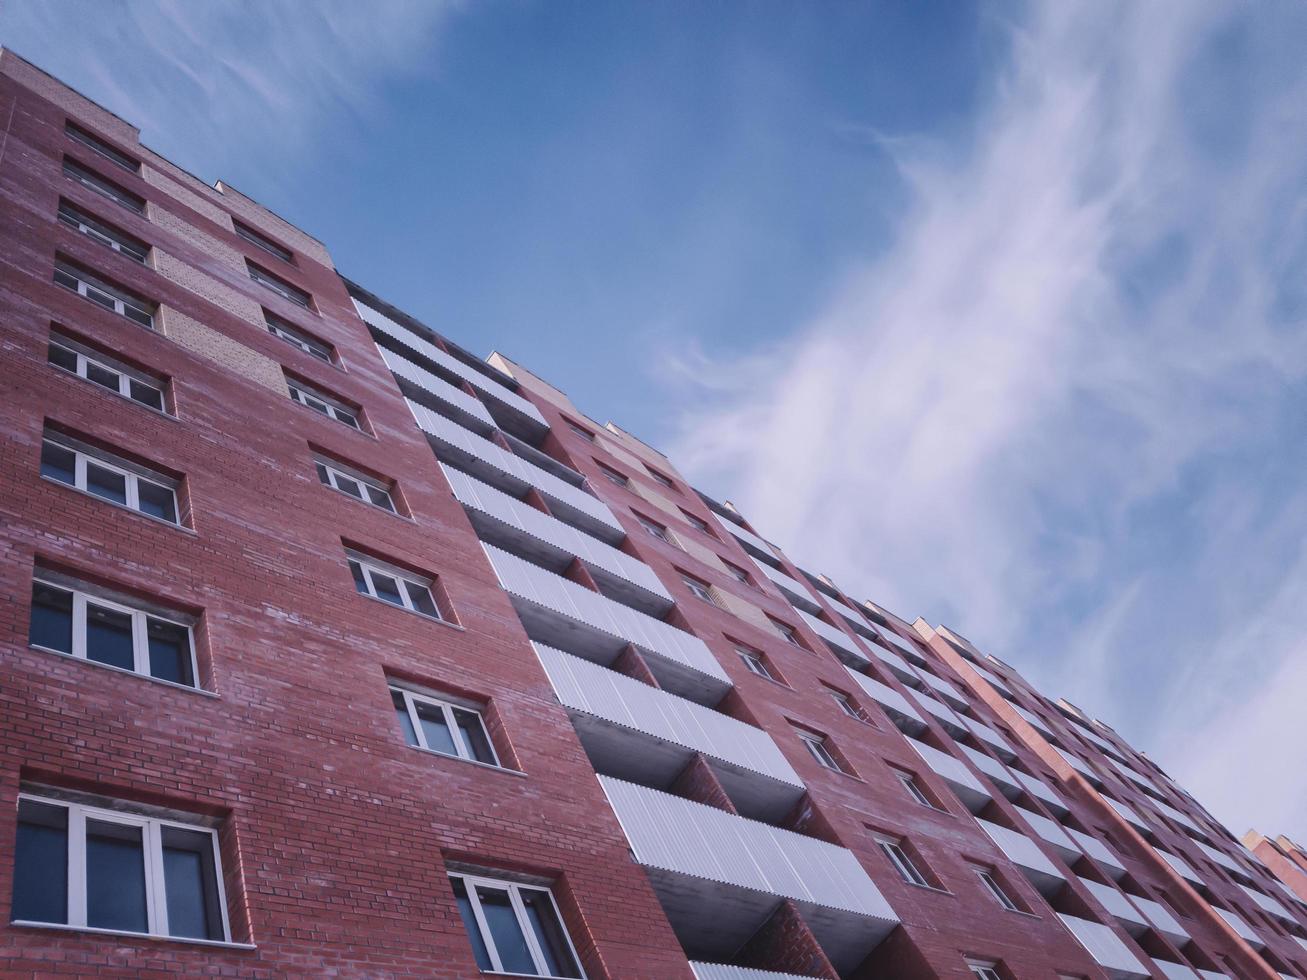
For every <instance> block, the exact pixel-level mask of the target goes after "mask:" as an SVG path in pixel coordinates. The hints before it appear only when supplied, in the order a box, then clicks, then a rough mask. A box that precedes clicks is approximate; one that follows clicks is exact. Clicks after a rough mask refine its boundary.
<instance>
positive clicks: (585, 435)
mask: <svg viewBox="0 0 1307 980" xmlns="http://www.w3.org/2000/svg"><path fill="white" fill-rule="evenodd" d="M563 421H564V422H566V423H567V427H568V428H569V429H571V430H572V431H573V432H575V433H576V434H577V435H578V436H580V437H581V438H582V439H586V440H588V441H590V442H594V441H595V434H594V433H593V432H591V431H590V430H589V429H587V428H586V427H585V426H583V425H579V424H577V423H576V422H573V421H572V420H571V419H569V418H564V419H563Z"/></svg>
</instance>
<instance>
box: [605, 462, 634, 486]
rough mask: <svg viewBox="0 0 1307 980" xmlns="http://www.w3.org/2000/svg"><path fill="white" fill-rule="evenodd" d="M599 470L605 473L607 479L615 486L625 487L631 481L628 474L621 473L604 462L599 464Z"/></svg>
mask: <svg viewBox="0 0 1307 980" xmlns="http://www.w3.org/2000/svg"><path fill="white" fill-rule="evenodd" d="M599 472H600V473H602V474H603V476H604V479H605V480H607V481H608V482H609V483H611V484H612V485H613V486H615V487H625V486H629V485H630V483H631V481H630V480H629V479H628V478H627V476H626V474H624V473H619V472H617V470H615V469H613V468H612V467H611V466H605V465H604V464H603V463H600V464H599Z"/></svg>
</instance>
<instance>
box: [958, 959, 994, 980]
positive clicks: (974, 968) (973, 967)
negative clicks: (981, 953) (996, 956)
mask: <svg viewBox="0 0 1307 980" xmlns="http://www.w3.org/2000/svg"><path fill="white" fill-rule="evenodd" d="M967 969H969V970H970V971H971V973H972V974H973V975H974V976H975V977H977V978H978V980H1003V977H1002V974H1000V973H999V972H998V964H997V963H993V962H984V961H981V960H967Z"/></svg>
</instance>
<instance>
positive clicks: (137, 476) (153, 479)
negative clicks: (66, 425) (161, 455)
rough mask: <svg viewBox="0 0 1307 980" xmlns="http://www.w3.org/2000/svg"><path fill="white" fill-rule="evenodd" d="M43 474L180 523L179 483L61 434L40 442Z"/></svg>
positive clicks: (149, 514) (123, 504)
mask: <svg viewBox="0 0 1307 980" xmlns="http://www.w3.org/2000/svg"><path fill="white" fill-rule="evenodd" d="M41 476H43V477H45V478H46V479H47V480H54V481H56V482H57V483H63V484H67V485H68V486H70V487H76V488H77V489H78V490H81V491H83V492H84V493H89V494H92V495H93V496H96V497H99V498H100V499H101V500H107V501H109V503H111V504H117V505H118V506H120V507H127V508H129V509H131V510H135V511H139V512H140V513H142V514H145V515H147V516H148V517H154V518H158V519H159V520H161V521H167V522H168V523H169V524H179V523H180V518H179V517H178V513H177V490H176V483H174V482H173V481H171V480H169V479H168V478H167V477H165V476H161V475H159V474H157V473H151V472H150V471H149V470H146V469H143V468H142V467H139V466H136V465H135V464H133V463H129V462H127V461H126V460H121V459H117V458H115V457H113V456H109V455H108V454H107V453H101V452H100V451H99V450H96V449H91V448H90V447H89V446H86V445H85V444H83V443H81V442H78V441H77V440H75V439H70V438H67V437H65V436H61V435H46V436H45V438H44V439H43V440H42V442H41Z"/></svg>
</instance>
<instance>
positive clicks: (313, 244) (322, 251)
mask: <svg viewBox="0 0 1307 980" xmlns="http://www.w3.org/2000/svg"><path fill="white" fill-rule="evenodd" d="M215 186H216V187H217V188H218V191H219V192H220V193H221V194H222V199H223V201H224V202H226V204H227V207H229V208H231V211H232V213H233V214H237V215H240V217H241V220H243V221H245V222H247V223H248V224H250V225H253V226H254V228H255V229H256V230H258V231H262V232H264V233H265V234H266V235H268V237H270V238H273V239H276V240H278V241H280V242H281V243H282V244H283V245H286V246H289V247H290V248H293V249H294V250H295V251H297V252H301V253H303V254H304V255H307V256H308V257H309V258H311V259H314V260H316V261H318V262H321V263H322V264H323V265H325V266H326V267H327V268H328V269H334V268H335V266H334V265H332V262H331V253H330V252H328V251H327V249H326V248H325V247H324V246H323V244H322V242H320V241H318V240H317V239H316V238H314V237H313V236H312V235H309V234H306V233H305V232H303V231H301V230H300V229H298V228H296V227H295V226H294V225H293V224H291V223H290V222H289V221H287V220H286V219H285V218H281V217H278V216H277V215H275V214H273V213H272V212H271V211H269V210H268V209H267V208H265V207H264V206H263V205H262V204H260V203H259V202H258V201H255V200H253V199H252V198H248V197H246V196H245V195H244V194H242V193H241V192H240V191H238V190H237V189H236V188H234V187H232V186H231V185H230V184H225V183H223V182H222V181H221V180H220V181H218V183H217V184H216V185H215Z"/></svg>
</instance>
